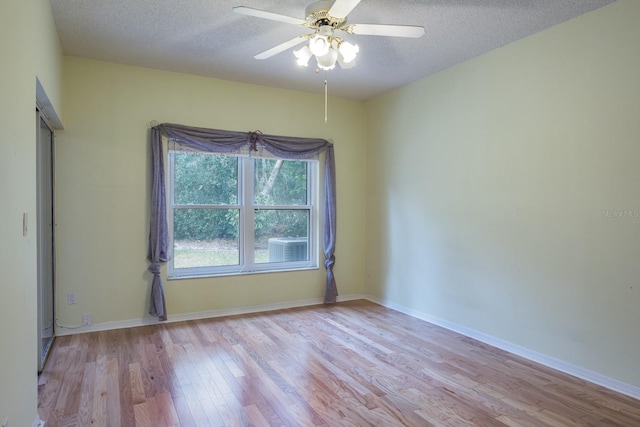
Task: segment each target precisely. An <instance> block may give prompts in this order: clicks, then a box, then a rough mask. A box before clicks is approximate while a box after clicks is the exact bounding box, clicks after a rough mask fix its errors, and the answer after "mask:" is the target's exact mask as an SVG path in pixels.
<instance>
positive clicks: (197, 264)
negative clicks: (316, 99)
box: [167, 149, 318, 278]
mask: <svg viewBox="0 0 640 427" xmlns="http://www.w3.org/2000/svg"><path fill="white" fill-rule="evenodd" d="M267 154H268V153H267ZM317 164H318V161H317V160H311V161H301V160H284V159H276V158H269V157H258V158H256V157H249V156H248V155H227V154H218V153H201V152H192V151H181V150H177V149H170V150H169V183H168V188H169V201H168V203H169V209H168V212H167V213H168V222H169V234H170V244H171V245H172V247H173V257H172V260H171V261H169V267H168V268H169V270H168V273H169V277H171V278H179V277H194V276H214V275H223V274H242V273H251V272H260V271H279V270H293V269H308V268H317V266H318V261H317V250H316V247H317V244H316V235H317V228H318V226H317V209H316V205H317V203H316V200H317V195H316V192H317V191H315V189H316V187H317V169H318V167H317Z"/></svg>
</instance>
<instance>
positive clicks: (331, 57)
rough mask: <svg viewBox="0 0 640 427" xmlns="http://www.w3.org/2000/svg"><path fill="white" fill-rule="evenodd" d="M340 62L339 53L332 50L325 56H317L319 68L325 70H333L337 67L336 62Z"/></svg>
mask: <svg viewBox="0 0 640 427" xmlns="http://www.w3.org/2000/svg"><path fill="white" fill-rule="evenodd" d="M337 60H338V51H337V50H335V49H333V48H331V49H329V51H328V52H327V53H326V54H325V55H323V56H317V55H316V62H317V63H318V67H320V68H321V69H323V70H333V69H334V68H335V66H336V61H337Z"/></svg>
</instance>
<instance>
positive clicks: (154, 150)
mask: <svg viewBox="0 0 640 427" xmlns="http://www.w3.org/2000/svg"><path fill="white" fill-rule="evenodd" d="M163 136H166V137H167V138H168V139H170V140H173V141H176V142H178V143H180V144H181V145H182V146H184V147H188V148H190V149H193V150H197V151H203V152H210V153H211V152H215V153H233V152H236V151H238V150H240V149H241V148H243V147H245V146H248V147H249V149H252V150H255V149H256V147H257V146H260V147H261V148H264V149H265V150H267V151H269V152H270V153H272V154H274V155H275V156H278V157H282V158H286V159H310V158H313V157H315V156H316V155H317V154H319V153H321V152H322V151H325V184H324V188H325V200H324V230H323V233H324V234H323V249H324V256H325V262H324V265H325V267H326V269H327V283H326V287H325V294H324V302H325V303H327V304H328V303H333V302H336V297H337V296H338V289H337V287H336V281H335V278H334V275H333V266H334V264H335V255H334V252H335V248H336V170H335V158H334V153H333V144H332V143H330V142H329V141H327V140H325V139H319V138H295V137H289V136H276V135H264V134H262V133H261V132H232V131H226V130H218V129H206V128H197V127H191V126H183V125H176V124H169V123H163V124H160V125H157V126H154V127H152V128H151V162H152V164H151V224H150V227H149V254H148V260H149V271H150V272H151V273H152V274H153V280H152V283H151V304H150V308H149V314H151V315H152V316H156V317H158V319H159V320H167V310H166V304H165V299H164V290H163V287H162V279H161V276H160V265H161V263H164V262H167V261H168V260H169V248H168V247H167V235H168V228H167V204H166V195H165V167H164V157H163V150H162V137H163Z"/></svg>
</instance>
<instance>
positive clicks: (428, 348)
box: [38, 300, 640, 427]
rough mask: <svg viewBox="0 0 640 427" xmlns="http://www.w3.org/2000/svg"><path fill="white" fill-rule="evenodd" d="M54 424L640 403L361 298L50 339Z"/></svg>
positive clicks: (412, 418) (594, 409)
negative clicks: (325, 304)
mask: <svg viewBox="0 0 640 427" xmlns="http://www.w3.org/2000/svg"><path fill="white" fill-rule="evenodd" d="M38 394H39V414H40V418H41V419H42V420H44V421H46V426H47V427H55V426H83V427H84V426H152V427H161V426H183V427H184V426H207V427H210V426H248V425H253V426H431V425H435V426H501V425H507V426H547V425H548V426H569V425H588V426H601V425H602V426H605V425H606V426H614V425H616V426H639V425H640V401H638V400H635V399H633V398H631V397H628V396H625V395H622V394H618V393H615V392H612V391H610V390H607V389H605V388H602V387H600V386H597V385H594V384H591V383H588V382H585V381H583V380H580V379H577V378H575V377H572V376H569V375H566V374H563V373H561V372H558V371H555V370H553V369H550V368H547V367H544V366H541V365H538V364H536V363H533V362H530V361H528V360H525V359H523V358H520V357H518V356H515V355H513V354H510V353H508V352H505V351H503V350H499V349H496V348H494V347H491V346H488V345H486V344H483V343H481V342H478V341H475V340H473V339H471V338H468V337H464V336H462V335H459V334H456V333H454V332H451V331H448V330H446V329H443V328H440V327H438V326H435V325H432V324H430V323H427V322H424V321H422V320H419V319H415V318H413V317H411V316H408V315H405V314H402V313H399V312H397V311H394V310H391V309H387V308H385V307H382V306H380V305H377V304H374V303H372V302H369V301H364V300H358V301H350V302H344V303H339V304H334V305H329V306H324V305H319V306H311V307H303V308H295V309H287V310H277V311H271V312H264V313H257V314H248V315H241V316H229V317H220V318H213V319H205V320H194V321H185V322H176V323H161V324H158V325H154V326H145V327H138V328H130V329H119V330H112V331H103V332H92V333H84V334H77V335H71V336H63V337H58V338H57V339H56V341H55V343H54V347H53V349H52V352H51V355H50V358H49V360H48V362H47V365H46V366H45V369H44V371H43V373H42V374H41V376H40V380H39V389H38Z"/></svg>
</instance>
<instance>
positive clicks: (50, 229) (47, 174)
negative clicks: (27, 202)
mask: <svg viewBox="0 0 640 427" xmlns="http://www.w3.org/2000/svg"><path fill="white" fill-rule="evenodd" d="M53 143H54V139H53V131H52V129H51V127H50V126H49V125H48V123H47V121H46V118H45V117H44V116H43V115H42V114H41V113H40V111H38V114H37V147H36V155H37V174H38V176H37V184H38V204H37V231H38V237H37V240H38V373H40V372H41V371H42V368H43V366H44V362H45V360H46V358H47V354H48V353H49V348H50V347H51V344H52V343H53V339H54V332H55V328H54V324H55V314H54V300H53V295H54V294H53V290H54V277H55V274H54V273H55V272H54V269H55V264H54V238H53V237H54V221H53V215H54V211H53Z"/></svg>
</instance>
